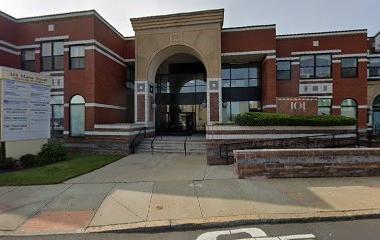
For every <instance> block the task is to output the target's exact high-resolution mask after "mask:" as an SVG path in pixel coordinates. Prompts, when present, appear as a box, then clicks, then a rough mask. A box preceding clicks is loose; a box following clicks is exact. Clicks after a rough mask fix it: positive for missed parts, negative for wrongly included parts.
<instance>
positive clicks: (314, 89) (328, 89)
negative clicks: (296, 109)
mask: <svg viewBox="0 0 380 240" xmlns="http://www.w3.org/2000/svg"><path fill="white" fill-rule="evenodd" d="M332 92H333V84H332V83H302V84H300V85H299V94H300V95H301V94H332Z"/></svg>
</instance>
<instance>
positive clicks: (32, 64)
mask: <svg viewBox="0 0 380 240" xmlns="http://www.w3.org/2000/svg"><path fill="white" fill-rule="evenodd" d="M21 61H22V63H21V68H22V69H23V70H26V71H31V72H35V71H36V52H35V50H34V49H28V50H22V51H21Z"/></svg>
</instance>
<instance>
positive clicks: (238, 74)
mask: <svg viewBox="0 0 380 240" xmlns="http://www.w3.org/2000/svg"><path fill="white" fill-rule="evenodd" d="M244 78H248V66H247V65H246V64H236V65H235V64H234V65H231V79H244Z"/></svg>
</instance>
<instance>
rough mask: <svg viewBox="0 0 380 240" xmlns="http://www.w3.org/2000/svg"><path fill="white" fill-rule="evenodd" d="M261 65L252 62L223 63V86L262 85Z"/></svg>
mask: <svg viewBox="0 0 380 240" xmlns="http://www.w3.org/2000/svg"><path fill="white" fill-rule="evenodd" d="M260 72H261V69H260V65H259V64H256V63H250V64H223V66H222V81H223V87H224V88H227V87H258V86H260V84H261V82H260V75H261V74H260Z"/></svg>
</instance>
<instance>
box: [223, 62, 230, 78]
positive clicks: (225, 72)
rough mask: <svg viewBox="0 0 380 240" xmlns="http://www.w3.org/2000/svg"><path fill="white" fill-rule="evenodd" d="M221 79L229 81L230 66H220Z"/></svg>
mask: <svg viewBox="0 0 380 240" xmlns="http://www.w3.org/2000/svg"><path fill="white" fill-rule="evenodd" d="M222 79H223V80H224V79H228V80H229V79H231V69H230V65H223V66H222Z"/></svg>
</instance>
